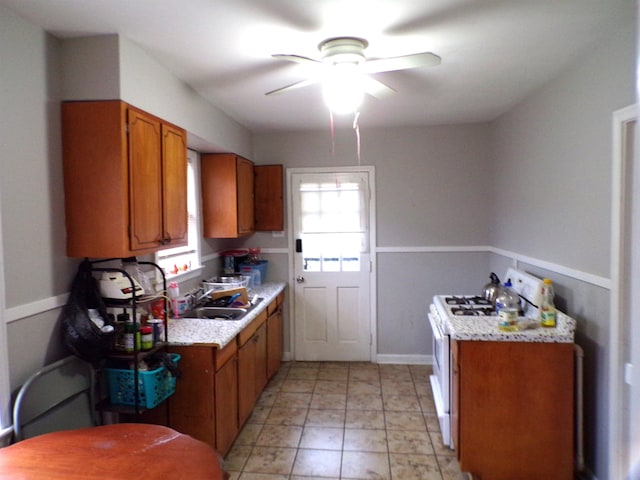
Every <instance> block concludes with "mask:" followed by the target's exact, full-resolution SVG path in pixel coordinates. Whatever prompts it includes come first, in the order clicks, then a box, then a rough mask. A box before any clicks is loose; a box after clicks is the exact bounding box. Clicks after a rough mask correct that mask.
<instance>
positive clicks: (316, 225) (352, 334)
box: [289, 167, 375, 361]
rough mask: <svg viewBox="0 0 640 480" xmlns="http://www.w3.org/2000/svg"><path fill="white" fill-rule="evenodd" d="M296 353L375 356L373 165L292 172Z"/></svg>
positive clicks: (330, 357) (319, 357) (326, 357)
mask: <svg viewBox="0 0 640 480" xmlns="http://www.w3.org/2000/svg"><path fill="white" fill-rule="evenodd" d="M289 180H290V181H289V186H290V192H291V195H290V197H289V198H291V200H292V202H291V203H292V208H291V211H292V227H293V228H292V236H293V238H292V240H293V242H294V245H295V249H294V251H295V253H294V261H293V264H294V265H293V270H294V304H295V306H294V320H293V327H294V339H295V340H294V358H295V359H296V360H307V361H310V360H316V361H369V360H371V356H372V337H373V331H372V330H373V328H372V325H373V321H372V316H371V310H372V309H371V278H372V273H371V272H372V261H371V255H370V251H371V244H372V243H373V242H372V232H374V230H373V228H372V225H371V223H372V221H373V220H372V219H373V218H375V217H374V215H373V208H372V205H373V203H372V201H371V185H372V182H373V167H358V168H356V167H353V168H345V169H335V170H334V171H331V172H329V171H326V170H325V171H317V170H316V171H309V170H307V169H304V171H303V170H302V169H295V170H291V171H290V178H289Z"/></svg>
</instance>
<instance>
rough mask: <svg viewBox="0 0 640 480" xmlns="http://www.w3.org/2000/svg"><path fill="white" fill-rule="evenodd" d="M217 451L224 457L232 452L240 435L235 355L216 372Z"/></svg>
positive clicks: (236, 360) (236, 361)
mask: <svg viewBox="0 0 640 480" xmlns="http://www.w3.org/2000/svg"><path fill="white" fill-rule="evenodd" d="M215 386H216V393H215V417H216V449H217V450H218V451H219V452H221V453H222V454H223V455H224V454H226V453H227V452H228V451H229V450H231V446H232V445H233V441H234V440H235V439H236V436H237V435H238V431H239V429H240V425H239V424H238V359H237V357H236V356H235V355H234V356H233V357H232V358H231V359H229V360H228V361H227V362H226V363H225V364H224V366H223V367H222V368H221V369H220V370H218V371H217V372H216V379H215Z"/></svg>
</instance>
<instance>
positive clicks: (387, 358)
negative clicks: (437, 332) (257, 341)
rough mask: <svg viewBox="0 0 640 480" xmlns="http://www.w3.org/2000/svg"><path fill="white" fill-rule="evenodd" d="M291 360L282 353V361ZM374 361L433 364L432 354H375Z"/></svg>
mask: <svg viewBox="0 0 640 480" xmlns="http://www.w3.org/2000/svg"><path fill="white" fill-rule="evenodd" d="M292 360H293V355H291V352H283V353H282V361H283V362H291V361H292ZM375 362H376V363H387V364H397V365H433V355H377V356H376V359H375Z"/></svg>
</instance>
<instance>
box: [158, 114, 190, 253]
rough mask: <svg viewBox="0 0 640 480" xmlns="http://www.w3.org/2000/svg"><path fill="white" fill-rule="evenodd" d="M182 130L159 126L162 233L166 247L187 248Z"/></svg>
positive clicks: (183, 134) (185, 173)
mask: <svg viewBox="0 0 640 480" xmlns="http://www.w3.org/2000/svg"><path fill="white" fill-rule="evenodd" d="M185 137H186V135H185V132H184V130H182V129H180V128H177V127H174V126H172V125H166V124H165V125H162V155H163V157H162V169H163V193H164V197H163V198H164V218H163V225H164V232H163V236H164V239H165V242H166V243H165V246H166V247H176V246H180V245H186V244H187V232H188V227H187V142H186V138H185Z"/></svg>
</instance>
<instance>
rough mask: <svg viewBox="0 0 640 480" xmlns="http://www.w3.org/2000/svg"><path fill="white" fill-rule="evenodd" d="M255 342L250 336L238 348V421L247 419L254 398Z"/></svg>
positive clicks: (241, 423) (241, 421) (240, 422)
mask: <svg viewBox="0 0 640 480" xmlns="http://www.w3.org/2000/svg"><path fill="white" fill-rule="evenodd" d="M255 378H256V343H255V342H254V341H253V338H250V339H249V340H248V341H247V343H245V344H244V345H242V346H241V347H240V348H239V349H238V423H239V424H240V425H241V426H242V425H244V422H246V421H247V419H248V418H249V415H251V411H252V410H253V405H254V404H255V398H256V387H255V385H256V382H255Z"/></svg>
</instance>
